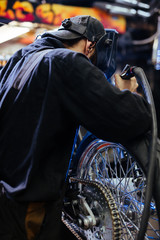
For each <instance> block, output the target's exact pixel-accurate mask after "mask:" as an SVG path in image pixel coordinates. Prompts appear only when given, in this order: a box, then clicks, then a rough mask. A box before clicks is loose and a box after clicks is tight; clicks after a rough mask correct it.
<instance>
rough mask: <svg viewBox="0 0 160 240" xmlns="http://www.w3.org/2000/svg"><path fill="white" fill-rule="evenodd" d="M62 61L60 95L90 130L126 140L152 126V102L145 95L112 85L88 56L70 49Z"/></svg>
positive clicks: (119, 139) (76, 117)
mask: <svg viewBox="0 0 160 240" xmlns="http://www.w3.org/2000/svg"><path fill="white" fill-rule="evenodd" d="M68 62H69V63H68ZM62 65H63V67H62ZM62 65H61V64H60V65H59V66H61V67H62V68H63V70H64V71H63V77H62V78H60V79H59V83H58V85H59V87H60V89H61V91H60V95H61V99H62V101H63V104H64V105H65V107H66V108H67V109H68V111H69V112H70V113H72V116H73V117H74V118H75V120H76V121H77V122H78V123H79V124H80V125H82V126H84V127H85V128H86V129H87V130H89V131H90V132H92V133H93V134H95V135H96V136H97V137H99V138H101V139H104V140H107V141H113V142H120V143H123V142H126V141H129V140H132V139H134V138H136V137H138V136H140V135H143V134H144V133H146V132H147V131H148V130H149V129H150V128H151V121H152V120H151V113H150V106H149V104H148V103H147V102H146V101H145V99H144V98H142V97H141V96H139V95H137V94H135V93H131V92H130V91H128V90H124V91H120V90H119V89H118V88H117V87H115V86H113V85H111V84H110V83H109V82H108V81H107V79H106V77H105V76H104V74H103V73H102V72H101V71H100V70H99V69H98V68H97V67H95V66H94V65H93V64H91V63H90V62H89V61H88V59H87V58H86V57H85V56H83V55H82V54H77V53H71V54H69V56H68V57H67V60H63V64H62ZM61 67H58V69H57V70H58V71H59V74H60V68H61ZM61 71H62V69H61ZM61 75H62V74H61Z"/></svg>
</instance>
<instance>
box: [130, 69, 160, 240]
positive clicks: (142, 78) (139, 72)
mask: <svg viewBox="0 0 160 240" xmlns="http://www.w3.org/2000/svg"><path fill="white" fill-rule="evenodd" d="M133 72H134V74H135V77H136V79H137V81H138V83H139V84H141V86H142V88H143V91H144V94H145V96H146V99H147V101H148V102H149V103H150V106H151V114H152V136H151V142H150V149H149V156H148V157H149V159H148V160H149V168H148V175H147V185H146V192H145V203H144V209H143V214H142V218H141V224H140V230H139V233H138V237H137V240H142V239H144V237H145V233H146V230H147V225H148V219H149V216H150V203H151V199H152V189H153V183H154V182H153V180H154V169H155V162H156V146H157V118H156V110H155V105H154V100H153V96H152V92H151V88H150V85H149V82H148V80H147V78H146V75H145V73H144V71H143V69H142V68H140V67H134V68H133Z"/></svg>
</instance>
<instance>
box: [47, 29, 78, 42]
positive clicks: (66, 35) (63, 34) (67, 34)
mask: <svg viewBox="0 0 160 240" xmlns="http://www.w3.org/2000/svg"><path fill="white" fill-rule="evenodd" d="M48 33H49V34H51V35H53V36H54V37H56V38H58V39H64V40H69V39H78V38H81V35H80V34H78V33H75V32H72V31H68V30H58V31H53V30H51V31H48Z"/></svg>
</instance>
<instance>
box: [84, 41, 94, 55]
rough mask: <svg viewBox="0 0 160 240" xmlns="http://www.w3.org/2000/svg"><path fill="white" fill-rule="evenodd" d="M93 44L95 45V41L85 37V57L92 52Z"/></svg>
mask: <svg viewBox="0 0 160 240" xmlns="http://www.w3.org/2000/svg"><path fill="white" fill-rule="evenodd" d="M95 45H96V43H95V42H91V41H89V40H88V39H87V42H86V46H85V55H86V56H87V57H90V55H92V54H93V52H94V47H95Z"/></svg>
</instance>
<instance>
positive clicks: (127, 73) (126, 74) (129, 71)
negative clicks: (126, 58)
mask: <svg viewBox="0 0 160 240" xmlns="http://www.w3.org/2000/svg"><path fill="white" fill-rule="evenodd" d="M133 69H134V67H131V66H130V65H128V64H126V66H125V67H124V69H123V70H122V72H121V74H120V76H121V78H122V79H124V80H129V79H130V78H131V77H134V72H133Z"/></svg>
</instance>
